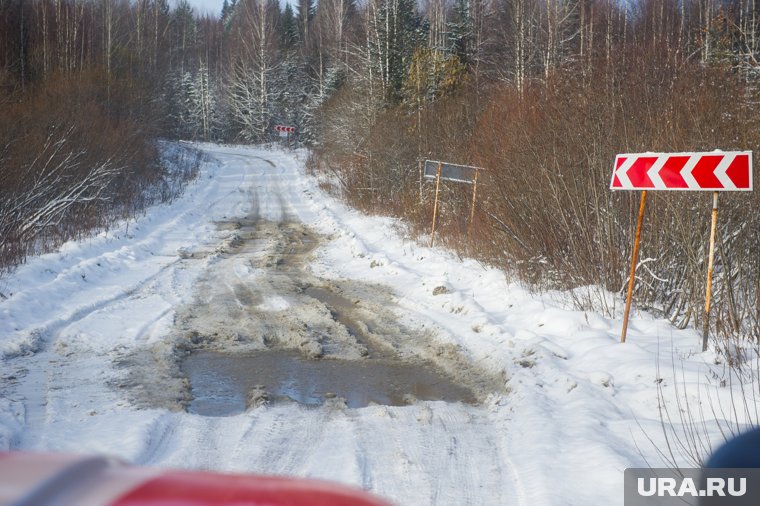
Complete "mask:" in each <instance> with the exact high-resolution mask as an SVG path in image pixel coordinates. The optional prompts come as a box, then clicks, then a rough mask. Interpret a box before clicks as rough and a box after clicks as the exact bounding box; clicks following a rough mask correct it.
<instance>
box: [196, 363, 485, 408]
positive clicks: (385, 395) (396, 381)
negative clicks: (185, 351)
mask: <svg viewBox="0 0 760 506" xmlns="http://www.w3.org/2000/svg"><path fill="white" fill-rule="evenodd" d="M182 370H183V372H184V373H185V374H186V375H187V377H188V379H189V380H190V392H191V395H192V399H193V400H192V401H190V404H189V406H188V408H187V410H188V411H189V412H190V413H195V414H199V415H205V416H230V415H235V414H238V413H241V412H243V411H245V410H246V409H248V408H249V407H251V406H255V405H257V404H262V403H277V402H292V401H294V402H298V403H300V404H305V405H309V406H317V405H321V404H323V403H324V402H325V401H326V400H328V399H338V402H341V401H345V405H346V406H347V407H349V408H361V407H365V406H369V405H371V404H383V405H390V406H402V405H406V404H410V403H413V402H415V401H416V400H426V401H447V402H463V403H467V404H475V403H477V399H476V397H475V395H474V394H473V393H472V391H470V390H469V389H467V388H465V387H463V386H462V385H459V384H456V383H455V382H454V381H452V380H451V379H449V378H448V377H446V376H445V375H443V374H442V373H440V372H439V371H437V370H436V369H435V368H434V367H433V366H431V365H429V364H424V363H421V364H412V363H404V362H399V361H394V360H391V359H372V360H335V359H333V360H327V359H322V360H307V359H304V358H303V357H301V356H300V355H299V354H298V353H297V352H294V351H286V350H272V351H265V352H260V353H253V354H246V355H232V354H227V353H220V352H214V351H199V352H196V353H193V354H192V355H190V356H189V357H188V358H186V359H185V361H184V362H183V364H182Z"/></svg>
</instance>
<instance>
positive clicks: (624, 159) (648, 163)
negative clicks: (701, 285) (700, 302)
mask: <svg viewBox="0 0 760 506" xmlns="http://www.w3.org/2000/svg"><path fill="white" fill-rule="evenodd" d="M610 189H612V190H642V193H641V204H640V205H639V216H638V220H637V222H636V236H635V239H634V245H633V258H632V260H631V277H630V279H629V280H628V295H627V297H626V302H625V312H624V314H623V329H622V333H621V335H620V342H621V343H624V342H625V337H626V333H627V331H628V316H629V312H630V309H631V299H632V296H633V284H634V280H635V278H636V261H637V258H638V253H639V242H640V237H641V223H642V221H643V217H644V203H645V202H646V195H647V191H648V190H671V191H673V190H681V191H712V192H713V209H712V225H711V229H710V254H709V259H708V265H707V284H706V285H707V287H706V293H705V319H704V325H703V329H702V351H705V350H707V337H708V332H709V329H710V320H709V318H710V298H711V295H712V274H713V264H714V259H715V235H716V231H717V222H718V192H719V191H752V152H751V151H731V152H728V151H727V152H723V151H713V152H711V153H636V154H622V155H617V157H616V158H615V168H614V170H613V171H612V182H611V183H610Z"/></svg>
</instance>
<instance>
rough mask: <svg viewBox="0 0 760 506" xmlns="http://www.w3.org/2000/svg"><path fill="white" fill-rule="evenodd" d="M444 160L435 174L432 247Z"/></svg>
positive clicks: (431, 244)
mask: <svg viewBox="0 0 760 506" xmlns="http://www.w3.org/2000/svg"><path fill="white" fill-rule="evenodd" d="M442 166H443V162H438V170H437V171H436V176H435V204H433V230H431V231H430V247H431V248H432V247H433V241H435V220H436V217H437V216H438V192H439V191H440V189H441V167H442Z"/></svg>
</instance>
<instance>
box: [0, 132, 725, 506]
mask: <svg viewBox="0 0 760 506" xmlns="http://www.w3.org/2000/svg"><path fill="white" fill-rule="evenodd" d="M200 148H201V149H203V150H204V151H205V152H206V153H207V155H208V157H209V162H208V163H206V164H205V166H204V168H203V170H202V172H201V176H200V178H199V180H198V181H197V182H195V183H193V184H192V185H190V187H189V188H188V190H187V192H186V193H185V195H183V196H182V197H181V198H179V199H178V200H177V201H175V202H173V203H172V204H170V205H165V206H160V207H156V208H153V209H151V210H149V212H148V213H147V214H146V215H145V216H144V217H142V218H140V219H138V220H137V221H136V222H131V223H129V224H127V223H124V224H122V225H121V226H119V227H118V228H117V229H115V230H111V231H109V232H108V233H105V232H103V233H100V234H97V235H95V236H93V237H91V238H89V239H87V240H83V241H79V242H72V243H69V244H66V245H64V246H63V247H62V248H61V250H60V251H59V252H56V253H52V254H48V255H44V256H41V257H39V258H35V259H32V260H30V261H29V263H28V264H27V265H24V266H22V267H21V268H19V269H18V270H17V271H16V272H14V273H13V274H11V275H9V276H7V277H5V278H3V279H0V336H2V337H1V338H0V356H2V364H3V366H2V370H1V371H0V450H2V449H7V448H10V449H22V450H44V451H66V452H86V453H93V452H96V453H105V454H110V455H115V456H119V457H122V458H125V459H127V460H129V461H132V462H135V463H138V464H145V465H152V466H166V467H179V468H193V469H213V470H218V471H247V472H256V473H276V474H287V475H295V476H309V477H314V478H324V479H328V480H333V481H338V482H342V483H346V484H352V485H355V486H358V487H361V488H364V489H367V490H370V491H372V492H374V493H377V494H379V495H381V496H383V497H386V498H388V499H390V500H392V501H394V502H396V503H398V504H400V505H425V504H430V505H468V504H472V505H481V504H482V505H486V504H489V505H490V504H515V505H520V504H526V505H527V504H531V505H555V504H556V505H562V504H584V505H589V504H605V505H607V504H622V492H621V491H622V478H623V470H624V469H625V468H626V467H635V466H642V465H644V462H645V461H644V458H645V457H648V458H651V457H652V455H655V454H656V450H655V449H654V448H653V446H652V445H651V444H650V443H649V442H648V439H652V440H654V442H655V444H658V443H660V442H661V439H660V438H661V435H659V433H658V431H659V426H660V425H659V419H658V415H657V413H658V411H657V408H658V400H657V398H656V390H655V389H656V384H657V383H655V380H656V379H658V378H661V377H662V376H663V375H665V376H667V374H665V373H667V371H666V372H665V373H663V372H662V371H660V370H658V368H657V356H658V354H659V353H661V348H662V344H661V343H660V338H664V340H665V341H667V342H668V343H670V345H671V346H672V347H673V348H674V349H676V348H677V349H678V350H681V351H678V353H680V354H683V353H689V354H692V355H691V356H696V357H699V356H698V355H697V354H695V353H694V351H693V350H694V349H696V346H697V344H698V339H697V338H696V334H695V333H694V332H693V331H674V330H672V329H671V328H670V327H669V326H668V325H667V324H666V323H664V322H662V321H657V320H655V319H653V318H651V317H646V315H643V316H641V315H640V317H639V318H638V319H637V320H636V321H634V322H632V325H631V330H630V332H629V336H630V338H629V340H630V344H627V345H626V346H625V347H620V346H619V345H618V344H617V339H618V333H619V329H620V327H619V322H618V321H616V320H611V319H607V318H604V317H602V316H600V315H598V314H594V313H589V312H583V311H574V310H570V309H567V308H565V307H564V306H561V305H560V304H555V303H554V302H552V301H551V299H550V298H549V297H537V296H535V295H532V294H530V293H526V292H525V291H524V290H522V289H520V288H519V287H517V286H514V285H512V284H510V283H509V282H507V281H506V280H505V278H504V275H503V273H501V272H499V271H497V270H494V269H488V268H484V267H483V266H481V265H479V264H478V263H477V262H474V261H470V260H466V259H465V260H461V259H458V258H456V257H455V256H453V255H450V254H448V253H446V252H443V251H440V250H431V249H429V248H425V247H422V246H419V245H418V244H416V243H415V242H413V241H410V240H406V239H404V238H403V234H400V233H399V227H400V225H399V224H398V223H397V222H395V221H394V220H390V219H385V218H368V217H366V216H363V215H361V214H360V213H357V212H354V211H352V210H350V209H347V208H345V207H344V206H343V205H341V204H340V203H338V202H336V201H335V200H333V199H332V198H330V197H328V196H327V195H325V194H324V193H323V192H322V191H321V190H320V189H319V186H318V184H317V181H316V180H315V179H314V178H312V177H310V176H307V175H305V173H304V169H303V162H302V159H300V158H299V156H301V157H302V156H303V153H300V154H299V153H295V154H294V153H288V152H282V151H277V150H274V151H269V150H263V149H257V148H245V147H224V146H217V145H201V146H200ZM684 350H685V351H684ZM198 353H222V354H227V355H235V356H245V355H247V354H248V355H256V354H259V355H257V356H261V355H260V354H262V353H263V354H266V353H280V354H282V353H285V354H288V353H295V354H297V356H298V357H301V358H302V359H303V360H308V361H309V364H310V365H313V364H314V363H324V364H338V363H341V364H344V365H345V364H348V366H349V367H347V368H343V369H341V372H339V373H335V374H337V375H338V376H337V377H338V378H339V379H340V382H341V383H342V385H338V386H337V387H336V391H334V392H330V393H328V392H322V394H324V395H322V397H321V400H320V403H319V404H313V403H312V404H309V403H298V402H294V401H292V400H288V399H287V398H283V396H279V397H278V395H275V393H274V392H272V391H267V388H269V387H266V388H265V387H261V388H258V387H257V388H254V389H253V390H254V391H253V392H251V393H250V395H249V394H248V393H246V394H245V395H243V398H238V399H233V401H234V402H236V403H237V404H234V402H233V404H232V406H233V408H232V409H229V410H227V411H225V412H224V413H223V415H224V416H210V415H209V412H208V411H204V409H208V408H203V407H202V405H201V404H199V402H200V401H201V400H202V397H203V396H204V395H207V393H204V392H201V391H200V390H199V387H198V385H194V384H193V383H192V382H191V379H190V378H191V376H192V374H191V373H190V372H188V369H191V368H192V366H191V365H190V364H192V361H190V360H189V358H190V357H193V356H203V355H196V354H198ZM269 356H270V355H264V357H269ZM271 357H273V359H272V363H274V357H279V358H278V359H280V358H282V357H283V355H271ZM287 357H290V355H286V358H287ZM703 358H704V360H702V359H703ZM712 358H713V357H702V358H700V359H699V360H695V361H693V362H690V363H688V364H686V366H685V368H684V370H683V371H678V374H679V375H683V377H684V378H692V377H697V376H700V375H703V373H704V364H705V363H707V362H708V361H709V360H712ZM265 360H266V358H265ZM666 360H670V356H669V355H668V356H667V357H666ZM354 364H355V365H356V370H357V371H360V370H362V369H361V368H362V364H374V366H377V367H379V369H377V368H376V369H372V370H373V371H380V372H373V373H371V374H374V375H375V376H378V375H379V376H383V375H387V376H389V377H388V378H387V383H388V384H389V385H390V384H391V383H394V380H395V379H396V378H394V377H393V376H395V375H396V373H394V372H392V371H401V372H399V373H398V376H399V377H400V376H403V375H409V374H411V376H414V375H415V374H416V373H415V371H423V372H424V376H426V377H432V378H438V379H434V380H433V382H434V383H440V385H443V387H442V392H443V393H442V394H440V395H439V397H436V396H433V397H432V398H434V399H436V398H442V399H444V400H426V399H425V397H424V395H414V393H413V392H411V391H405V390H404V388H405V387H404V386H401V387H399V388H401V392H400V393H399V392H395V393H393V394H388V398H389V399H391V398H392V399H396V401H398V402H388V403H372V402H369V403H367V402H364V403H361V402H360V403H359V404H358V406H359V407H353V405H352V404H351V402H350V399H349V398H348V397H349V396H350V395H351V392H352V388H359V386H358V385H359V384H360V382H359V381H358V379H356V378H354V377H352V376H351V375H352V374H353V372H352V371H353V365H354ZM386 366H387V367H388V369H384V367H386ZM392 367H398V368H399V369H393V368H392ZM346 371H349V372H346ZM409 371H412V372H411V373H409ZM367 374H370V373H367ZM419 374H420V376H423V374H422V372H420V373H419ZM357 378H358V377H357ZM659 381H662V379H660V380H659ZM307 382H308V379H307ZM212 383H213V382H212ZM288 388H291V387H288ZM293 388H295V387H292V388H291V391H292V390H293ZM340 388H343V391H341V390H340ZM457 388H461V389H464V390H463V393H462V392H460V393H458V394H457V395H460V394H461V395H460V398H461V399H465V400H466V402H448V401H447V400H445V399H447V398H448V397H447V396H448V395H454V392H453V390H455V389H457ZM285 390H286V391H288V390H287V388H286V389H285ZM285 397H287V396H285ZM291 397H293V396H291ZM454 397H455V398H456V396H454ZM294 398H295V397H294ZM212 401H213V399H212ZM212 404H213V402H212ZM199 406H201V407H199ZM206 406H208V404H206ZM235 406H238V407H237V408H236V407H235ZM228 407H229V406H228ZM199 413H204V414H199ZM637 445H638V447H637Z"/></svg>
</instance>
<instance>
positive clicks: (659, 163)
mask: <svg viewBox="0 0 760 506" xmlns="http://www.w3.org/2000/svg"><path fill="white" fill-rule="evenodd" d="M610 188H611V189H613V190H684V191H700V190H701V191H751V190H752V151H713V152H710V153H635V154H623V155H617V157H616V158H615V169H614V170H613V171H612V183H611V184H610Z"/></svg>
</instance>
